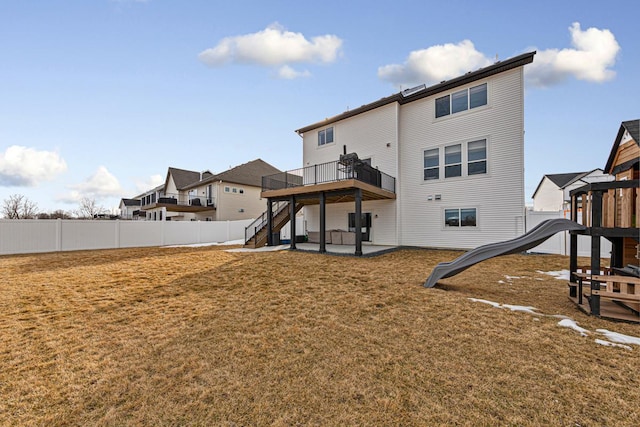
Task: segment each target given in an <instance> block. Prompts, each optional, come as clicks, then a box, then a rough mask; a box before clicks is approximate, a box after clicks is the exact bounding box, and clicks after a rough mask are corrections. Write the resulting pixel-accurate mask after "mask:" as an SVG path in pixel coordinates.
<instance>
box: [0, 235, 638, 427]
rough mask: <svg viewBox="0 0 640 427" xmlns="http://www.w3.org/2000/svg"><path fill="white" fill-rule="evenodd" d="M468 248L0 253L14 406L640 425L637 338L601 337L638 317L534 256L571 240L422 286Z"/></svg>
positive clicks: (241, 421) (172, 415)
mask: <svg viewBox="0 0 640 427" xmlns="http://www.w3.org/2000/svg"><path fill="white" fill-rule="evenodd" d="M458 255H459V253H456V252H447V251H429V250H401V251H397V252H394V253H390V254H386V255H382V256H378V257H373V258H364V259H357V258H353V257H337V256H323V255H318V254H311V253H301V252H289V251H284V252H278V253H274V252H266V253H250V254H248V253H228V252H224V251H223V250H222V249H221V248H219V247H208V248H146V249H131V250H107V251H84V252H68V253H53V254H39V255H25V256H4V257H0V280H1V281H2V284H1V286H0V307H1V309H0V340H1V344H2V345H1V347H0V368H1V369H0V424H1V425H41V426H63V425H118V426H120V425H145V426H169V425H171V426H177V425H216V426H218V425H220V426H267V425H269V426H271V425H273V426H293V425H295V426H297V425H301V426H327V425H341V426H342V425H375V426H385V425H390V426H400V425H402V426H412V425H420V426H423V425H429V426H433V425H461V426H462V425H474V426H476V425H524V426H526V425H554V426H637V425H640V347H639V346H633V349H632V350H626V349H623V348H614V347H604V346H602V345H598V344H596V343H595V339H596V338H604V337H603V336H602V335H599V334H597V333H596V332H595V330H596V329H599V328H602V329H609V330H612V331H616V332H619V333H623V334H627V335H632V336H636V337H637V336H640V327H639V326H636V325H631V324H625V323H614V322H610V321H606V320H603V319H598V318H594V317H588V316H586V315H584V314H582V313H581V312H579V311H578V310H577V309H576V308H575V306H574V305H573V304H572V303H570V302H569V301H568V299H567V287H566V282H564V281H562V280H556V279H554V278H552V277H550V276H548V275H544V274H540V273H536V271H537V270H543V271H549V270H559V269H563V268H565V269H566V268H567V267H568V258H565V257H559V256H539V255H528V256H525V255H512V256H508V257H503V258H498V259H494V260H490V261H487V262H485V263H481V264H479V265H477V266H475V267H473V268H471V269H470V270H467V271H466V272H464V273H461V274H460V275H458V276H456V277H453V278H450V279H446V280H443V285H442V286H439V287H438V288H434V289H426V288H424V287H422V283H423V282H424V281H425V279H426V278H427V276H428V275H429V272H430V271H431V269H432V268H433V267H434V266H435V265H436V264H437V263H438V262H440V261H447V260H451V259H453V258H455V257H456V256H458ZM505 275H510V276H519V277H520V278H519V279H512V280H511V281H508V280H506V279H505ZM539 279H542V280H539ZM500 280H503V281H504V282H505V283H503V284H500V283H498V282H499V281H500ZM470 297H474V298H482V299H487V300H491V301H495V302H499V303H504V304H516V305H531V306H535V307H537V308H538V310H539V311H540V312H541V313H544V314H547V315H553V314H563V315H567V316H570V317H572V318H573V319H575V320H576V321H577V322H578V323H579V324H580V325H581V326H582V327H585V328H587V329H589V330H590V331H592V333H591V334H590V335H589V336H588V337H582V336H580V335H579V334H578V333H577V332H575V331H573V330H571V329H568V328H562V327H559V326H558V320H559V319H557V318H554V317H548V316H533V315H530V314H526V313H520V312H512V311H509V310H504V309H497V308H493V307H491V306H490V305H487V304H483V303H479V302H472V301H470V300H469V298H470Z"/></svg>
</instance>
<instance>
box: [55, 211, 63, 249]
mask: <svg viewBox="0 0 640 427" xmlns="http://www.w3.org/2000/svg"><path fill="white" fill-rule="evenodd" d="M60 251H62V219H61V218H58V219H56V252H60Z"/></svg>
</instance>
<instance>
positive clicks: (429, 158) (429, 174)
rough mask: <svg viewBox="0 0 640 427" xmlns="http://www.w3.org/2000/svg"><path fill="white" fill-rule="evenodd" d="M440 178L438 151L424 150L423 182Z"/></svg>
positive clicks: (436, 149)
mask: <svg viewBox="0 0 640 427" xmlns="http://www.w3.org/2000/svg"><path fill="white" fill-rule="evenodd" d="M439 178H440V149H439V148H433V149H431V150H424V180H425V181H428V180H431V179H439Z"/></svg>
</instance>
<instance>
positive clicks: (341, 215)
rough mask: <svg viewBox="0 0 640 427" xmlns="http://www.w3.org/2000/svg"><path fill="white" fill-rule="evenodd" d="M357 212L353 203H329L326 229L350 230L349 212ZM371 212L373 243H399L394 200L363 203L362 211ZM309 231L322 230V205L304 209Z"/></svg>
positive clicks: (371, 237) (371, 236)
mask: <svg viewBox="0 0 640 427" xmlns="http://www.w3.org/2000/svg"><path fill="white" fill-rule="evenodd" d="M350 212H355V205H354V204H353V203H335V204H328V205H327V207H326V229H327V231H328V230H348V227H349V222H348V218H349V213H350ZM367 212H369V213H371V234H370V239H371V243H373V244H376V245H398V239H397V232H396V209H395V202H394V201H387V200H376V201H369V202H363V203H362V213H367ZM304 217H305V220H306V221H307V229H308V230H309V231H320V207H319V206H318V205H313V206H307V207H305V210H304Z"/></svg>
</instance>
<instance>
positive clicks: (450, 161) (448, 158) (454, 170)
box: [444, 144, 462, 178]
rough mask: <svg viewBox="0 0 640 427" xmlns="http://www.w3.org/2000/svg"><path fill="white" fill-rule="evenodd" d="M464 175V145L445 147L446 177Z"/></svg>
mask: <svg viewBox="0 0 640 427" xmlns="http://www.w3.org/2000/svg"><path fill="white" fill-rule="evenodd" d="M454 176H462V145H461V144H455V145H449V146H448V147H444V177H445V178H453V177H454Z"/></svg>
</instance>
